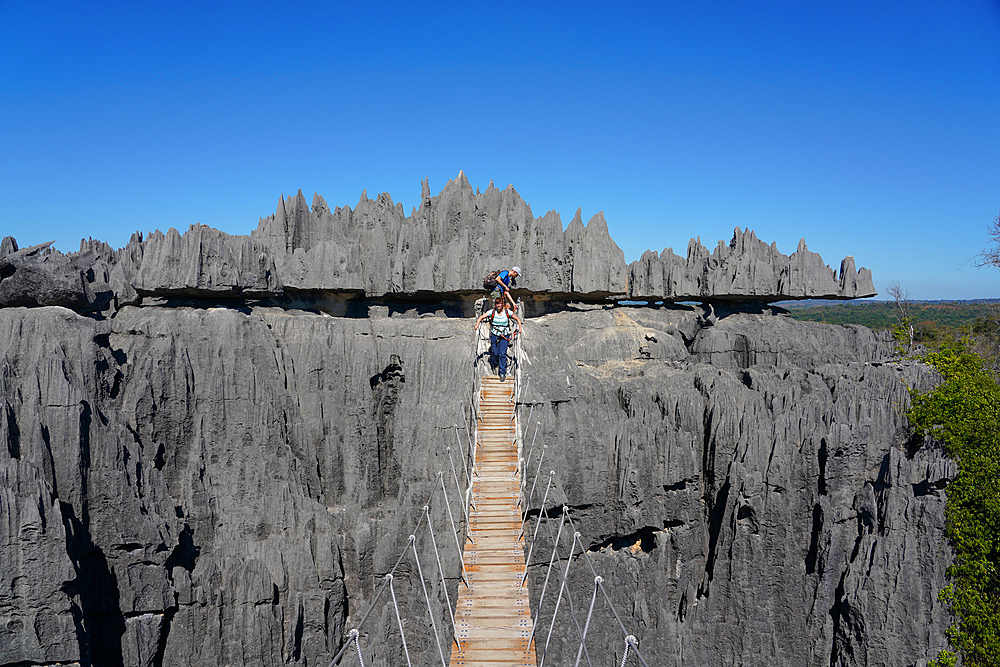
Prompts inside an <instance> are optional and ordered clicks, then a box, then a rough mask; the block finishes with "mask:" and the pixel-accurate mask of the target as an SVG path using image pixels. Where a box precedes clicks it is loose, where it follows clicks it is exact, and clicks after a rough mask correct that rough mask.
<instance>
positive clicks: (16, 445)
mask: <svg viewBox="0 0 1000 667" xmlns="http://www.w3.org/2000/svg"><path fill="white" fill-rule="evenodd" d="M4 416H5V417H6V419H7V454H8V455H9V456H10V457H11V458H12V459H19V458H21V429H20V428H18V426H17V415H15V414H14V407H13V406H12V405H10V404H9V403H8V404H7V405H6V407H5V408H4Z"/></svg>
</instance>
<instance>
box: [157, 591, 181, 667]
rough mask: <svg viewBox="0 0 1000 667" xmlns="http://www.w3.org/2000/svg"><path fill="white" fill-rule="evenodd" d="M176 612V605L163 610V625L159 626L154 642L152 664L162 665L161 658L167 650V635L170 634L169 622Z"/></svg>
mask: <svg viewBox="0 0 1000 667" xmlns="http://www.w3.org/2000/svg"><path fill="white" fill-rule="evenodd" d="M176 613H177V607H176V606H174V607H171V608H170V609H167V610H165V611H164V612H163V625H162V627H161V628H160V635H159V637H157V642H156V653H155V654H154V657H153V664H154V665H162V664H163V659H164V657H165V654H166V652H167V636H168V635H169V634H170V624H171V623H172V622H173V620H174V614H176Z"/></svg>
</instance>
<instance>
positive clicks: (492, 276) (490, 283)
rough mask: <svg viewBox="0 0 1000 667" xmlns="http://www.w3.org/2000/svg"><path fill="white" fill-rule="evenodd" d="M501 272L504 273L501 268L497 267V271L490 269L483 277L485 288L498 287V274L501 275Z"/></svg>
mask: <svg viewBox="0 0 1000 667" xmlns="http://www.w3.org/2000/svg"><path fill="white" fill-rule="evenodd" d="M501 273H503V271H502V270H501V269H497V270H496V271H490V272H489V273H487V274H486V277H485V278H483V289H488V290H491V289H493V288H494V287H497V276H499V275H500V274H501Z"/></svg>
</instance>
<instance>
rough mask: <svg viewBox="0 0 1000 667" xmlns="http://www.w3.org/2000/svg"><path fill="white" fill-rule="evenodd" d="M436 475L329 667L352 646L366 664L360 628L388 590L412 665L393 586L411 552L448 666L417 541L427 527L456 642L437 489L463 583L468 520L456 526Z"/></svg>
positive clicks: (445, 490) (440, 475)
mask: <svg viewBox="0 0 1000 667" xmlns="http://www.w3.org/2000/svg"><path fill="white" fill-rule="evenodd" d="M449 449H450V448H449ZM437 478H438V479H437V484H436V485H434V486H433V490H432V491H431V492H430V494H429V496H428V498H427V502H426V503H424V505H423V507H422V508H421V512H420V517H419V519H418V520H417V523H416V525H415V526H414V528H413V532H412V533H411V534H410V535H409V537H408V538H407V540H406V545H405V546H404V547H403V549H402V550H401V551H400V553H399V556H398V557H397V558H396V560H395V562H394V563H393V565H392V567H391V568H390V569H389V572H388V573H386V574H385V576H384V577H383V581H382V584H381V585H380V586H379V587H378V589H377V590H376V592H375V595H374V597H373V598H372V601H371V602H370V603H369V605H368V608H367V610H366V611H365V613H364V615H363V616H362V617H361V620H360V621H359V622H358V623H357V624H356V625H355V626H354V627H353V628H351V629H350V631H349V632H348V635H347V639H346V641H345V642H344V643H343V645H342V646H341V647H340V650H339V651H338V652H337V654H336V655H335V656H334V658H333V660H331V662H330V665H331V667H333V666H334V665H339V664H341V663H342V661H343V659H344V657H345V656H346V655H347V654H348V652H349V650H350V649H351V647H352V646H353V648H354V653H356V655H357V659H358V664H359V665H362V666H364V664H365V663H364V657H363V652H362V642H361V636H362V633H361V631H362V629H364V628H365V626H366V624H367V623H368V622H369V620H370V619H372V618H374V617H375V616H374V612H375V610H376V609H377V608H378V606H379V602H380V601H381V599H382V598H383V596H384V594H385V592H386V590H388V591H389V597H390V603H391V604H392V607H393V615H394V617H395V620H396V626H397V628H398V630H399V636H400V641H401V643H402V648H403V654H404V656H405V658H406V664H407V665H412V660H411V657H410V652H409V644H408V642H407V641H406V633H405V631H404V625H403V620H402V619H403V616H402V613H401V611H400V606H399V600H398V598H397V597H396V590H395V586H394V582H395V580H396V578H397V577H398V576H399V575H398V574H397V572H398V570H399V568H400V566H401V565H402V564H403V563H404V562H406V559H407V556H409V555H412V558H413V561H414V563H415V565H416V569H417V578H418V579H419V580H420V589H421V590H422V592H423V597H424V602H425V605H426V607H427V611H426V613H427V615H428V616H429V617H430V622H431V629H432V631H433V634H434V640H435V644H436V647H437V653H438V657H439V658H440V659H441V665H442V667H448V662H447V659H446V658H445V654H444V649H443V646H442V642H441V634H440V632H439V630H438V627H437V621H436V619H435V617H436V615H437V614H436V612H435V609H434V604H433V602H432V597H433V596H432V595H431V591H430V590H429V589H428V579H427V577H426V576H425V575H424V570H423V565H422V563H421V557H420V552H419V551H418V550H417V542H418V540H419V539H420V536H421V535H423V531H424V529H426V532H427V534H428V536H429V538H430V547H431V549H430V550H431V552H432V553H433V557H434V561H435V563H436V565H437V574H438V577H437V578H435V579H434V581H435V582H437V583H439V584H440V586H441V590H442V591H443V593H444V602H445V605H446V606H447V617H448V618H450V620H451V628H450V630H451V639H452V642H456V641H458V640H457V634H458V633H457V632H456V628H455V617H454V609H453V608H452V604H451V596H450V595H449V593H448V576H447V574H446V573H445V568H444V562H443V561H442V558H441V549H440V547H439V545H438V543H437V537H436V535H435V533H434V519H433V517H432V516H431V508H432V506H433V507H436V506H437V505H436V504H435V502H434V501H435V497H436V496H437V494H438V492H440V494H441V500H443V501H444V505H445V510H444V511H445V516H446V517H447V521H448V524H447V525H450V527H451V530H452V533H453V535H454V542H455V550H456V555H457V558H458V561H459V564H460V565H459V567H460V570H459V574H458V576H459V577H460V578H461V580H462V581H464V582H465V583H466V585H468V583H469V578H468V574H467V573H466V571H465V563H464V561H463V558H462V544H461V538H460V534H461V533H462V532H463V531H464V532H466V533H467V532H468V520H467V519H466V521H465V523H464V525H463V527H461V528H459V527H458V526H457V524H456V523H455V520H454V514H453V512H452V511H451V498H450V494H449V492H448V488H447V485H446V484H445V482H444V471H439V472H438V473H437ZM454 479H455V481H456V491H457V492H458V502H459V503H462V502H463V500H464V498H463V494H462V493H461V488H460V487H459V486H458V485H457V475H455V476H454ZM469 537H470V536H468V535H466V538H467V539H468V538H469Z"/></svg>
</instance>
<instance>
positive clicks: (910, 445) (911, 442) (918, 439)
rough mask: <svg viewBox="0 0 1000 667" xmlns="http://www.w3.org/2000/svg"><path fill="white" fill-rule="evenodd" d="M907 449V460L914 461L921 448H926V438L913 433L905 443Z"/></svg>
mask: <svg viewBox="0 0 1000 667" xmlns="http://www.w3.org/2000/svg"><path fill="white" fill-rule="evenodd" d="M904 446H905V447H906V458H908V459H913V457H914V456H916V455H917V452H919V451H920V448H921V447H923V446H924V437H923V436H922V435H920V434H919V433H912V434H910V437H909V438H907V439H906V442H905V443H904Z"/></svg>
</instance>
